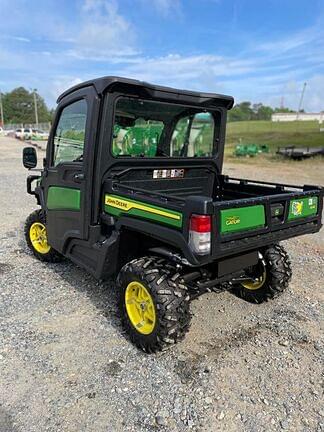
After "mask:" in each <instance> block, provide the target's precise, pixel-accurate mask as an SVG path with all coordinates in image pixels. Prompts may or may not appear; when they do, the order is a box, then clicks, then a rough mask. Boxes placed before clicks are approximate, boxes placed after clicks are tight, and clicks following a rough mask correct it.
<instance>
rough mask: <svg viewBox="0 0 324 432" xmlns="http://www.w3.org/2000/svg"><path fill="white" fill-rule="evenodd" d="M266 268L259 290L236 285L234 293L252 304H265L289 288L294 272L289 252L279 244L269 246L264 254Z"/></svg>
mask: <svg viewBox="0 0 324 432" xmlns="http://www.w3.org/2000/svg"><path fill="white" fill-rule="evenodd" d="M261 253H262V256H263V263H264V266H265V272H264V275H265V278H264V282H263V284H262V286H261V287H260V288H258V289H253V288H252V289H249V288H246V287H244V286H243V285H236V286H235V287H234V288H233V292H234V293H235V294H236V295H237V296H238V297H241V298H242V299H244V300H247V301H249V302H251V303H263V302H265V301H268V300H271V299H274V298H276V297H278V296H279V295H280V294H281V293H283V292H284V291H285V289H286V288H288V285H289V282H290V279H291V275H292V270H291V263H290V260H289V257H288V254H287V252H286V251H285V249H284V248H283V247H282V246H279V245H278V244H275V245H272V246H269V247H268V248H266V249H264V250H263V251H262V252H261Z"/></svg>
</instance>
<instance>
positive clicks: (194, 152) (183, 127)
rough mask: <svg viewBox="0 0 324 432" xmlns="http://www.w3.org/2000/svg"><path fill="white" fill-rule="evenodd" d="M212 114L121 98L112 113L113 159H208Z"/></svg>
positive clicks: (205, 111) (211, 137)
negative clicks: (115, 157) (118, 157)
mask: <svg viewBox="0 0 324 432" xmlns="http://www.w3.org/2000/svg"><path fill="white" fill-rule="evenodd" d="M214 129H215V121H214V114H213V113H211V112H208V111H207V110H202V109H199V108H194V107H189V106H183V105H176V104H168V103H162V102H152V101H145V100H139V99H133V98H125V97H122V98H120V99H118V100H117V103H116V109H115V120H114V131H113V147H112V153H113V155H114V156H129V157H211V156H212V155H213V152H214Z"/></svg>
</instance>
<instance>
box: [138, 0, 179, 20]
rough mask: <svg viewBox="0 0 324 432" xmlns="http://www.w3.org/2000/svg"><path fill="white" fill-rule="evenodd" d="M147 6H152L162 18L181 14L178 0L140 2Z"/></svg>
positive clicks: (147, 0) (143, 0)
mask: <svg viewBox="0 0 324 432" xmlns="http://www.w3.org/2000/svg"><path fill="white" fill-rule="evenodd" d="M142 2H143V3H145V5H147V6H153V7H154V8H155V9H156V10H157V11H158V12H159V13H160V14H161V15H162V16H165V17H167V16H170V15H172V14H175V15H180V14H181V12H182V9H181V2H180V0H142Z"/></svg>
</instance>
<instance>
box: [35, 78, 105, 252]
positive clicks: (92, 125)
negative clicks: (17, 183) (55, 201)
mask: <svg viewBox="0 0 324 432" xmlns="http://www.w3.org/2000/svg"><path fill="white" fill-rule="evenodd" d="M81 99H84V100H85V101H86V103H87V119H86V126H85V140H84V151H83V161H82V162H60V163H59V164H57V165H56V166H54V164H53V157H54V136H55V133H56V129H57V125H58V122H59V120H60V117H61V114H62V111H63V109H64V108H66V107H67V106H68V105H71V104H72V103H74V102H77V101H78V100H81ZM99 110H100V99H99V97H98V94H97V92H96V90H95V88H94V86H91V85H90V86H86V87H83V88H81V89H79V90H78V91H75V92H73V93H72V94H69V95H67V96H66V97H64V98H63V99H62V100H61V101H60V103H59V104H58V106H57V109H56V111H55V117H54V122H53V126H52V129H51V133H50V136H49V139H48V145H47V149H46V167H45V169H44V174H43V177H42V182H41V186H42V189H43V191H44V202H45V212H46V217H47V221H48V235H49V242H50V244H51V243H52V246H53V247H54V248H55V249H56V250H58V251H59V252H61V253H65V251H66V249H67V246H68V243H69V241H70V240H71V239H73V238H77V239H82V240H87V239H88V236H89V225H90V223H91V212H92V206H93V205H94V203H93V202H92V184H93V165H94V155H95V146H96V140H97V126H98V116H99ZM70 174H71V175H70ZM75 174H81V175H82V176H83V178H81V179H78V180H76V179H75V178H74V176H75ZM51 186H58V187H63V188H65V189H66V190H67V192H69V189H75V190H80V200H79V202H80V206H79V209H78V208H77V207H76V206H74V208H72V209H64V208H56V209H55V208H54V209H53V208H51V209H49V208H48V206H47V200H48V190H49V188H50V187H51ZM67 195H69V194H67ZM76 212H78V213H76ZM56 219H57V223H58V224H61V225H60V228H62V232H63V231H64V224H65V221H66V227H67V229H66V231H65V232H64V235H62V237H60V238H56V237H55V236H54V235H53V234H52V235H51V231H53V230H51V225H52V224H53V223H54V224H55V223H56ZM73 221H74V222H73ZM74 223H75V226H73V224H74ZM56 228H57V229H58V227H56ZM60 228H59V229H60ZM51 237H52V242H51Z"/></svg>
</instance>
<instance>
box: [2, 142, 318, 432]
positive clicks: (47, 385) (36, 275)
mask: <svg viewBox="0 0 324 432" xmlns="http://www.w3.org/2000/svg"><path fill="white" fill-rule="evenodd" d="M21 149H22V144H21V143H20V142H17V141H15V140H13V139H8V138H0V181H1V183H0V184H1V188H0V199H1V203H2V205H1V218H0V296H1V301H0V316H1V319H0V326H1V329H0V331H1V333H0V334H1V338H0V431H1V432H10V431H15V432H16V431H17V432H18V431H19V432H20V431H21V432H31V431H35V432H36V431H37V432H43V431H53V432H54V431H55V432H58V431H64V432H66V431H68V432H70V431H71V432H72V431H77V432H81V431H87V432H92V431H95V432H101V431H105V432H108V431H113V432H116V431H158V430H159V431H160V430H161V431H188V430H190V431H207V432H208V431H210V432H211V431H213V432H214V431H257V432H259V431H279V430H288V431H323V430H324V418H323V416H324V409H323V406H324V405H323V348H324V343H323V293H324V290H323V277H324V271H323V263H324V253H323V252H324V242H323V236H322V235H319V234H317V235H314V236H305V237H303V238H298V239H294V240H291V241H289V242H286V247H287V249H288V251H289V253H290V256H291V260H292V265H293V271H294V275H293V280H292V282H291V285H290V289H289V290H288V291H287V292H286V293H285V294H283V295H282V296H281V297H280V298H279V299H277V300H276V301H273V302H270V303H269V304H263V305H258V306H255V305H251V304H249V303H246V302H244V301H243V300H240V299H238V298H236V297H234V296H233V295H231V294H230V293H226V292H224V293H221V294H215V293H213V294H207V295H204V296H202V297H200V298H199V299H198V300H196V301H194V302H193V303H192V312H193V320H192V326H191V329H190V331H189V333H188V334H187V337H186V339H185V341H184V342H182V343H181V344H178V345H177V346H175V347H174V348H172V349H171V350H169V351H167V352H165V353H162V354H158V355H151V356H148V355H145V354H143V353H142V352H140V351H138V350H137V349H136V348H135V347H134V346H133V345H131V343H130V342H129V340H128V339H127V337H126V335H125V334H124V333H123V330H122V328H121V326H120V323H119V317H118V313H117V308H116V291H115V285H114V282H113V281H108V282H105V283H99V282H97V281H96V280H94V279H93V278H92V277H91V276H89V275H88V274H86V273H85V272H84V271H83V270H81V269H79V268H77V267H76V266H74V265H73V264H71V263H69V262H67V261H65V262H63V263H60V264H51V265H48V264H47V265H45V264H42V263H40V262H39V261H37V260H36V259H34V258H33V257H32V256H31V255H30V253H29V251H28V250H27V249H26V246H25V243H24V240H23V236H22V227H23V223H24V219H25V218H26V216H27V215H28V214H29V213H30V212H31V211H32V210H33V209H34V207H35V202H34V199H33V198H32V197H31V196H28V195H27V194H26V192H25V177H26V171H25V170H24V169H23V168H22V167H21V162H20V158H21ZM288 165H289V164H288ZM226 170H227V172H228V173H229V174H231V175H232V176H240V175H242V176H245V177H248V178H259V179H264V180H266V179H270V180H278V178H279V179H280V180H282V181H289V182H290V183H294V182H295V183H297V184H298V183H304V182H307V183H312V182H313V183H322V184H323V183H324V178H323V171H324V170H323V164H322V163H321V162H316V161H313V163H306V164H304V165H302V164H300V163H299V164H298V163H297V164H294V165H291V164H290V165H289V169H288V171H289V172H290V174H289V173H287V170H286V165H285V164H282V163H281V164H271V167H270V168H269V167H267V166H264V165H262V163H257V164H254V165H253V168H252V165H251V164H250V163H247V164H243V163H232V164H228V165H227V167H226ZM288 177H289V178H288ZM304 179H306V180H305V181H304Z"/></svg>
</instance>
